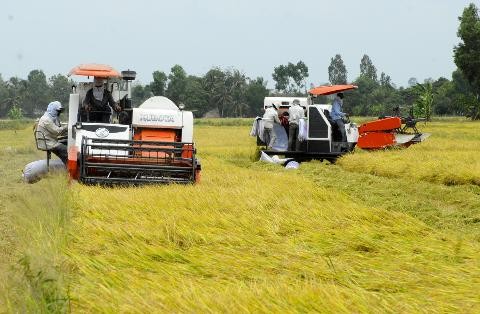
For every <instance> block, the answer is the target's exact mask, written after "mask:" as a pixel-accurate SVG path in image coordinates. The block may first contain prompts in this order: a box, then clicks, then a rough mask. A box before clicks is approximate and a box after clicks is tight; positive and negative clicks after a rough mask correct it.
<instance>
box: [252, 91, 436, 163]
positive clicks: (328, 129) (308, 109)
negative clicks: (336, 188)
mask: <svg viewBox="0 0 480 314" xmlns="http://www.w3.org/2000/svg"><path fill="white" fill-rule="evenodd" d="M356 88H357V86H355V85H326V86H319V87H315V88H313V89H311V90H310V91H309V95H308V97H303V98H302V97H265V100H264V107H265V108H266V107H267V106H270V105H274V106H275V107H276V108H277V110H278V113H279V115H280V116H281V115H282V114H283V112H285V111H287V110H288V108H289V107H290V106H291V105H292V101H293V100H294V99H297V100H299V101H300V105H301V106H302V107H303V108H304V110H305V117H306V118H305V123H304V124H302V127H303V132H302V133H303V134H304V135H303V141H302V142H301V143H302V144H301V145H300V149H299V150H296V151H289V150H287V146H286V145H285V140H284V141H283V142H284V143H283V145H282V138H285V136H286V133H285V132H286V130H284V129H283V128H282V127H281V126H279V125H275V126H274V131H275V132H276V137H277V141H276V142H277V144H278V145H274V146H273V148H272V149H269V150H267V149H265V150H262V152H264V153H265V154H267V155H281V156H285V157H287V158H294V159H295V160H299V161H302V160H309V159H320V160H323V159H325V160H329V161H335V160H336V159H337V158H338V157H340V156H342V155H344V154H346V153H349V152H351V151H353V150H354V148H355V146H358V147H359V148H362V149H384V148H390V147H398V146H402V147H408V146H409V145H411V144H415V143H419V142H421V141H423V140H425V139H426V138H427V137H428V136H429V134H426V133H423V134H422V133H420V132H419V131H418V130H417V128H416V123H417V122H418V121H419V120H420V119H415V118H413V115H412V114H411V115H410V116H409V117H406V118H405V117H398V116H389V117H383V118H380V119H378V120H375V121H371V122H367V123H364V124H362V125H361V126H360V127H357V125H356V124H355V123H352V122H351V121H350V119H349V118H348V117H347V118H346V119H345V121H344V127H345V135H346V141H342V136H341V133H340V130H338V127H337V126H336V123H334V122H333V121H332V119H331V118H330V112H331V110H332V105H330V104H317V103H316V102H317V98H318V97H319V96H325V95H332V94H337V93H340V92H345V91H349V90H353V89H356ZM255 123H256V124H254V128H253V129H252V135H257V145H258V146H266V143H265V142H264V141H263V139H262V134H261V130H262V119H260V118H258V119H256V122H255ZM409 129H411V130H413V133H411V132H408V131H409ZM253 130H255V132H253ZM282 134H284V135H282Z"/></svg>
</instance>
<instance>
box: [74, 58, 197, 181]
mask: <svg viewBox="0 0 480 314" xmlns="http://www.w3.org/2000/svg"><path fill="white" fill-rule="evenodd" d="M135 74H136V73H135V72H134V71H130V70H128V71H122V72H121V73H119V72H117V71H116V70H115V69H113V68H111V67H109V66H106V65H98V64H87V65H80V66H77V67H75V68H73V69H72V70H71V71H70V73H69V75H80V76H92V77H96V78H103V79H104V81H105V83H106V86H105V89H106V90H108V91H109V92H110V93H111V94H112V97H113V99H114V101H115V103H116V104H117V105H119V107H117V108H120V109H119V110H120V112H119V113H118V114H115V113H114V112H113V110H111V109H110V108H105V109H104V110H105V111H103V112H102V114H104V115H107V116H108V117H109V118H108V119H107V120H108V121H107V122H105V121H104V120H102V122H98V121H95V120H94V121H92V120H91V119H90V117H89V115H90V114H91V113H92V111H85V110H84V109H85V108H83V106H82V104H83V100H84V99H85V97H86V94H87V92H88V90H89V89H90V88H92V83H79V84H78V85H77V86H74V87H72V93H71V94H70V100H69V121H68V125H69V128H68V164H67V168H68V171H69V174H70V177H71V178H72V179H76V180H79V181H80V182H82V183H86V184H146V183H170V182H177V183H191V182H198V181H199V179H200V170H201V166H200V162H199V160H198V159H197V157H196V148H195V144H194V142H193V114H192V112H191V111H185V110H183V105H179V106H177V105H175V103H173V102H172V101H171V100H169V99H168V98H166V97H161V96H155V97H151V98H149V99H147V100H146V101H145V102H144V103H143V104H141V105H140V106H139V107H138V108H133V107H132V104H131V82H132V81H133V80H134V79H135Z"/></svg>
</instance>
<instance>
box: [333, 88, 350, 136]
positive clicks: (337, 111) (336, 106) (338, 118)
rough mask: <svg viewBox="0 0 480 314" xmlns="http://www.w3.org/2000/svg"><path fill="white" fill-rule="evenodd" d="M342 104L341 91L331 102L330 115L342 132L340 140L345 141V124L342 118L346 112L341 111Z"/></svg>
mask: <svg viewBox="0 0 480 314" xmlns="http://www.w3.org/2000/svg"><path fill="white" fill-rule="evenodd" d="M342 106H343V93H338V94H337V96H336V97H335V99H334V100H333V102H332V112H331V113H330V117H331V118H332V120H333V123H334V124H336V125H337V128H338V130H339V131H340V133H341V134H342V142H346V141H347V134H346V133H345V124H344V123H343V118H345V116H346V114H345V113H344V112H342Z"/></svg>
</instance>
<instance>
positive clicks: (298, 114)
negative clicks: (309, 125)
mask: <svg viewBox="0 0 480 314" xmlns="http://www.w3.org/2000/svg"><path fill="white" fill-rule="evenodd" d="M304 118H305V113H304V111H303V108H302V107H300V100H298V99H294V100H293V105H292V106H290V108H288V125H289V127H288V150H289V151H293V150H300V141H299V140H298V124H299V122H300V119H304Z"/></svg>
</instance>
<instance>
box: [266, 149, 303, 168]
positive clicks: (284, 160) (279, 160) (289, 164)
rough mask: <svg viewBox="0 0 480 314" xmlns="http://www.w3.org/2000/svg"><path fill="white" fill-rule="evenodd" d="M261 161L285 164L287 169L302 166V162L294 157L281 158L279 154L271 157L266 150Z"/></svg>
mask: <svg viewBox="0 0 480 314" xmlns="http://www.w3.org/2000/svg"><path fill="white" fill-rule="evenodd" d="M260 161H264V162H269V163H272V164H280V165H283V166H284V167H285V169H298V168H299V167H300V163H298V162H297V161H295V159H293V158H279V157H278V156H277V155H273V156H272V157H270V156H268V155H267V154H265V153H264V152H261V155H260Z"/></svg>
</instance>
